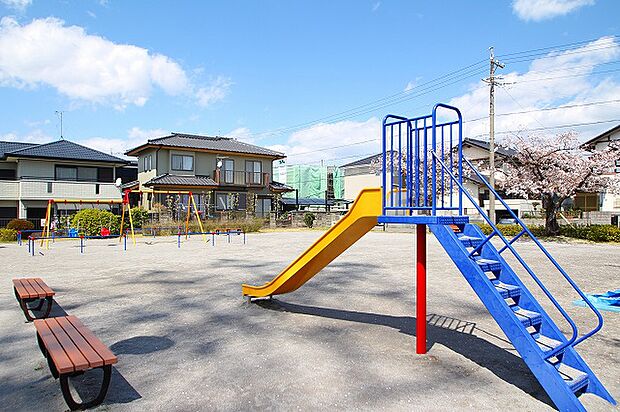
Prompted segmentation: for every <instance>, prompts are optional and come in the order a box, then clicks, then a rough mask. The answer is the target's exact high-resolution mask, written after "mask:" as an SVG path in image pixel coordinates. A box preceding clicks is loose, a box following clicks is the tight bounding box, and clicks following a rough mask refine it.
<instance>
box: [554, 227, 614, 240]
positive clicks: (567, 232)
mask: <svg viewBox="0 0 620 412" xmlns="http://www.w3.org/2000/svg"><path fill="white" fill-rule="evenodd" d="M560 233H561V234H562V235H564V236H568V237H574V238H578V239H586V240H591V241H594V242H620V228H618V227H616V226H612V225H590V226H560Z"/></svg>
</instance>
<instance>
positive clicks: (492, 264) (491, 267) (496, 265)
mask: <svg viewBox="0 0 620 412" xmlns="http://www.w3.org/2000/svg"><path fill="white" fill-rule="evenodd" d="M473 259H474V260H475V261H476V263H477V264H478V266H480V269H482V271H483V272H497V271H500V270H502V264H501V263H500V262H498V261H497V260H492V259H486V258H483V257H482V256H473Z"/></svg>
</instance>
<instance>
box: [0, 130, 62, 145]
mask: <svg viewBox="0 0 620 412" xmlns="http://www.w3.org/2000/svg"><path fill="white" fill-rule="evenodd" d="M0 140H2V141H7V142H23V143H48V142H52V141H54V140H58V137H52V136H49V135H48V134H46V133H45V132H43V131H42V130H40V129H35V130H32V131H31V132H29V133H26V134H17V133H13V132H11V133H5V134H0Z"/></svg>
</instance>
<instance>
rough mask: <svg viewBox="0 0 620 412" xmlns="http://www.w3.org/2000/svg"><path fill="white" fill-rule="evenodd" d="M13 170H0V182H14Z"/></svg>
mask: <svg viewBox="0 0 620 412" xmlns="http://www.w3.org/2000/svg"><path fill="white" fill-rule="evenodd" d="M15 176H16V173H15V170H13V169H0V180H4V179H6V180H15Z"/></svg>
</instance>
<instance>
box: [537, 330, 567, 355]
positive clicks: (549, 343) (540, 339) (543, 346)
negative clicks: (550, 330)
mask: <svg viewBox="0 0 620 412" xmlns="http://www.w3.org/2000/svg"><path fill="white" fill-rule="evenodd" d="M532 338H533V339H534V341H535V342H536V344H537V345H538V347H539V348H540V350H541V351H543V352H549V351H551V350H553V349H555V348H557V347H558V346H560V345H561V344H562V342H560V341H559V340H555V339H552V338H550V337H548V336H544V335H541V334H540V333H535V334H532Z"/></svg>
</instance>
